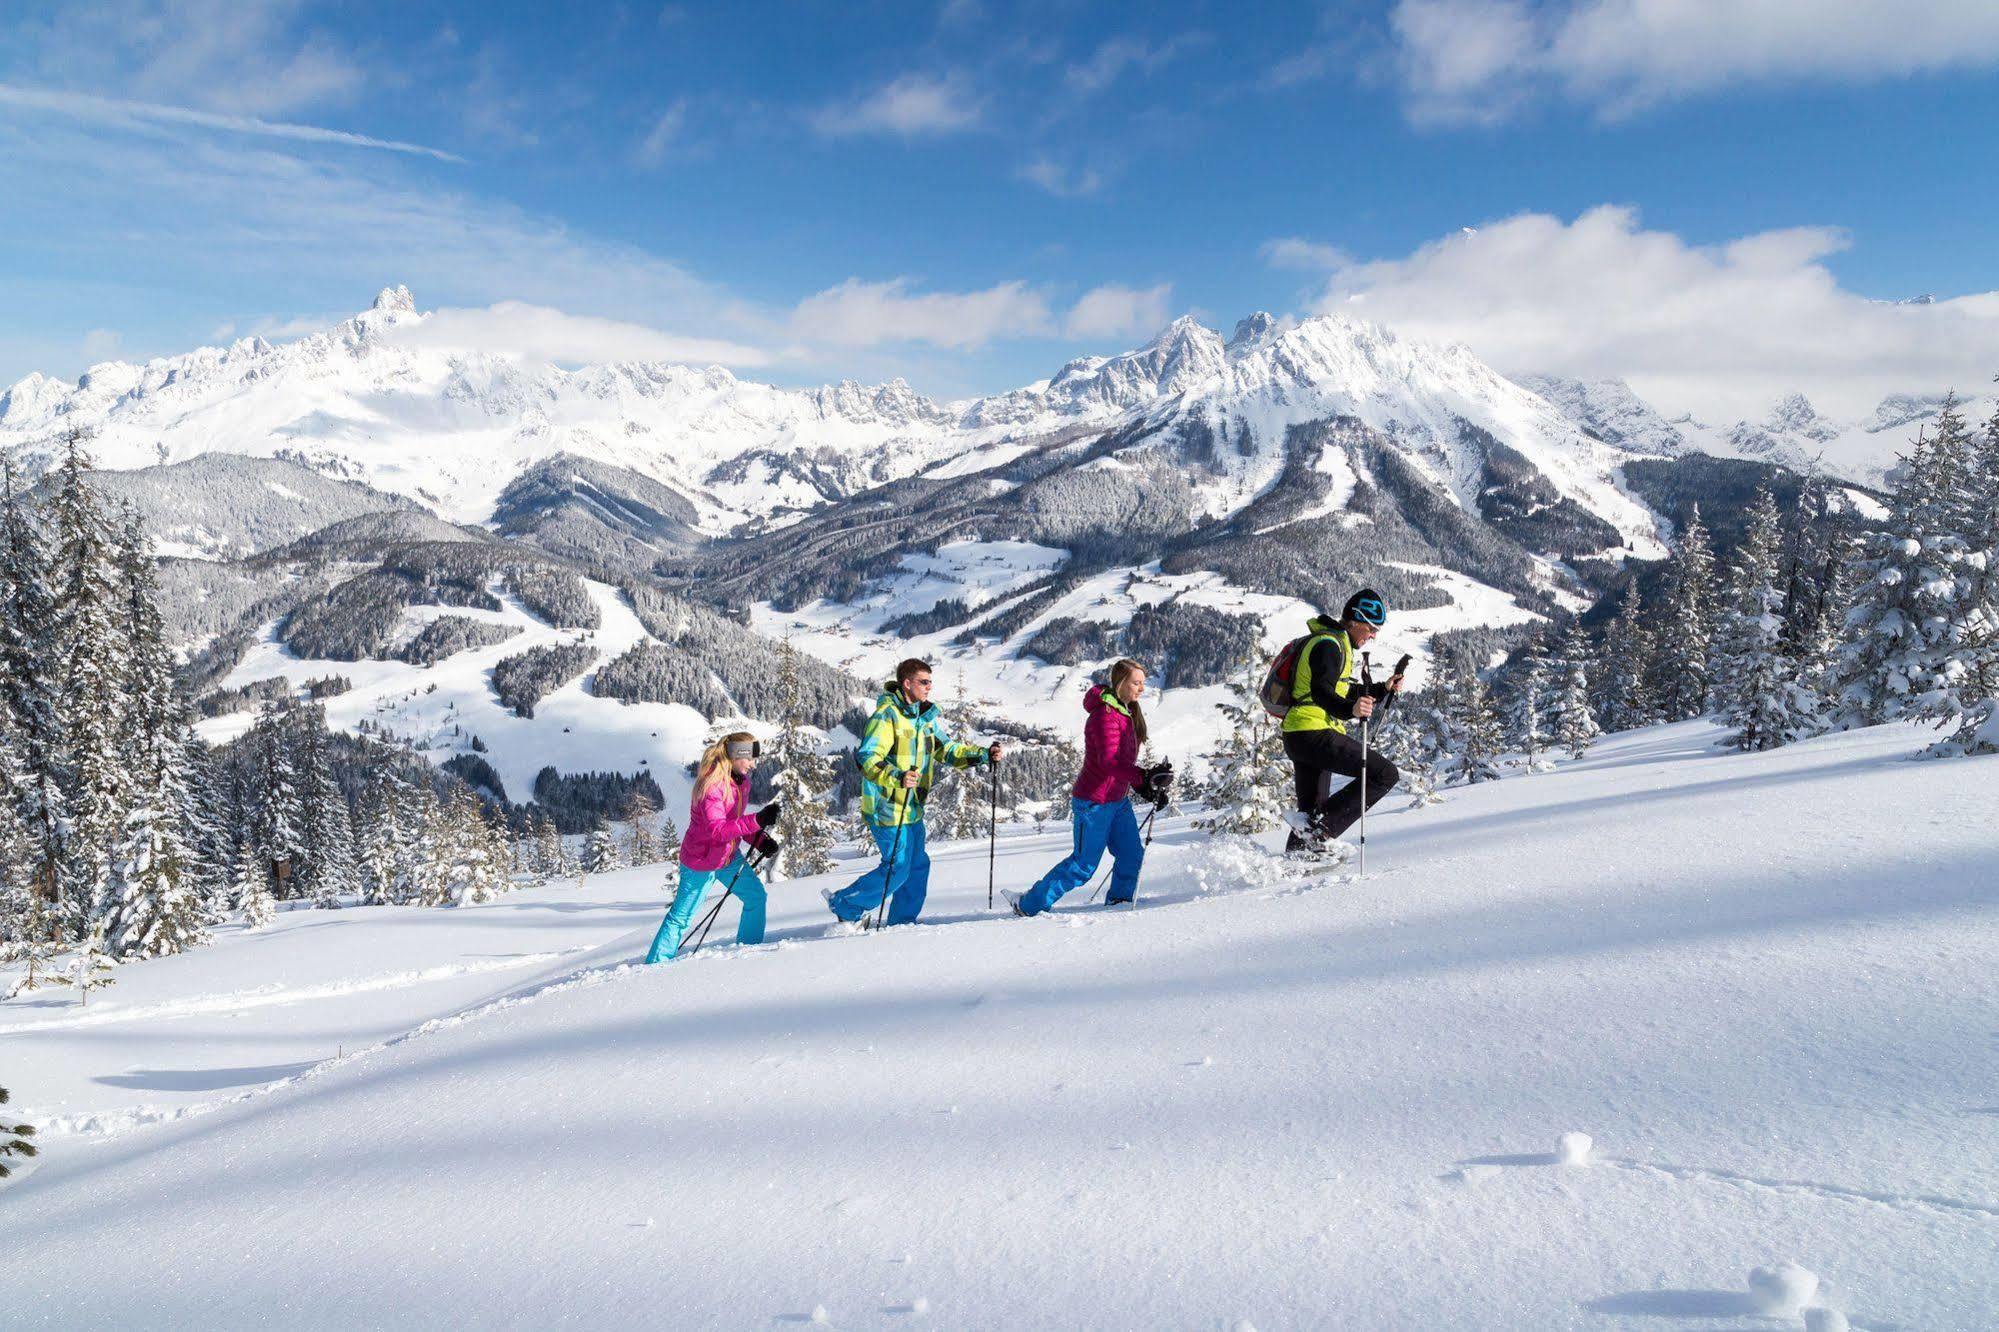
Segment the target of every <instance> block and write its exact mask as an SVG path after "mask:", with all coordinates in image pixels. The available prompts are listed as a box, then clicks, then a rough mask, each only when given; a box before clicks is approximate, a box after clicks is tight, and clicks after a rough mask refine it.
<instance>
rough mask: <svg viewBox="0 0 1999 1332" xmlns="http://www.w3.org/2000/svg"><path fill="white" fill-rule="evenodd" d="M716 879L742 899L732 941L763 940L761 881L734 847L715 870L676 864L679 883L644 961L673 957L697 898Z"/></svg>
mask: <svg viewBox="0 0 1999 1332" xmlns="http://www.w3.org/2000/svg"><path fill="white" fill-rule="evenodd" d="M717 880H720V881H721V883H722V885H723V886H724V887H726V888H728V889H729V890H730V891H731V892H733V893H735V895H736V896H737V897H738V898H740V899H741V900H742V903H743V914H742V916H741V917H740V918H739V919H738V920H737V921H736V942H737V943H739V944H759V943H762V942H763V941H764V897H765V894H764V881H763V880H762V879H759V878H758V877H757V872H756V871H755V870H753V869H751V868H750V867H749V866H748V865H746V864H744V863H743V853H742V852H740V851H738V852H737V853H736V854H735V855H734V857H732V858H731V859H730V861H729V863H728V864H726V865H724V866H723V867H722V868H721V869H718V870H697V869H689V868H687V866H685V865H682V866H681V867H680V887H679V888H678V889H676V890H675V891H674V894H673V905H672V906H670V907H668V908H667V909H666V919H665V920H663V921H661V922H660V923H659V933H658V934H655V935H654V936H653V937H652V951H651V952H649V953H647V954H646V961H648V962H669V961H671V960H672V959H673V955H674V954H675V953H677V952H679V951H680V940H681V938H682V936H684V935H685V934H686V933H687V927H688V925H689V924H690V923H692V921H693V920H694V913H695V912H697V911H699V910H700V909H701V899H702V898H703V897H705V896H707V895H708V885H710V884H712V883H714V882H716V881H717Z"/></svg>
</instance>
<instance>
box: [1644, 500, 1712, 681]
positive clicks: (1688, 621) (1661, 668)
mask: <svg viewBox="0 0 1999 1332" xmlns="http://www.w3.org/2000/svg"><path fill="white" fill-rule="evenodd" d="M1715 592H1716V589H1715V571H1714V547H1713V546H1712V545H1711V544H1710V543H1709V541H1708V534H1707V528H1705V527H1703V526H1702V525H1701V506H1700V505H1698V504H1696V505H1694V506H1693V509H1692V512H1691V513H1689V514H1688V516H1687V525H1686V529H1685V530H1684V531H1682V532H1681V533H1680V543H1679V545H1678V546H1676V547H1675V548H1674V550H1673V555H1672V558H1671V559H1670V560H1669V561H1667V564H1666V604H1665V609H1664V614H1663V615H1662V617H1661V620H1662V625H1661V630H1660V633H1659V635H1658V640H1657V650H1658V654H1659V655H1658V669H1657V670H1655V671H1654V672H1653V679H1655V680H1656V681H1657V682H1658V692H1659V704H1660V706H1661V707H1662V708H1663V709H1664V710H1665V714H1666V720H1667V721H1686V720H1687V719H1689V718H1692V717H1701V716H1705V715H1706V714H1707V710H1708V695H1709V693H1710V691H1711V690H1712V688H1713V679H1712V676H1711V674H1710V671H1709V668H1708V651H1707V639H1708V635H1709V634H1710V633H1712V632H1713V630H1714V623H1715V618H1716V616H1715V611H1716V605H1715Z"/></svg>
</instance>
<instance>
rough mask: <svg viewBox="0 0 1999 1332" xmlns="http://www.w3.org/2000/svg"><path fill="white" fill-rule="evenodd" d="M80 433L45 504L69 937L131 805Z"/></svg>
mask: <svg viewBox="0 0 1999 1332" xmlns="http://www.w3.org/2000/svg"><path fill="white" fill-rule="evenodd" d="M83 441H84V434H83V431H82V430H81V429H79V428H74V427H72V428H71V429H70V431H69V432H68V433H67V434H66V435H65V436H64V437H63V446H64V454H63V462H62V466H61V467H60V468H59V469H58V471H57V477H56V484H55V493H54V496H53V498H52V499H51V501H50V511H51V517H52V519H53V523H54V527H55V538H56V550H55V565H54V568H55V584H56V602H55V606H54V610H55V624H54V630H53V639H54V652H53V655H52V658H51V664H52V665H54V666H55V667H56V670H57V674H58V678H59V679H60V681H61V689H60V691H59V692H58V693H57V695H56V699H55V705H56V711H57V714H58V716H59V719H60V728H61V733H62V736H63V739H64V742H65V752H64V754H63V761H62V772H63V775H64V777H65V779H66V786H67V795H68V804H69V816H70V835H69V837H68V838H67V839H66V843H65V845H64V847H63V858H62V863H61V865H60V866H59V867H58V887H59V890H60V905H59V908H58V917H59V920H60V922H61V924H62V926H63V928H64V930H65V932H66V933H67V935H68V937H70V938H72V939H81V938H82V937H83V936H84V935H85V934H87V933H88V932H89V929H90V926H91V925H92V924H94V923H95V922H96V921H97V920H98V919H99V918H100V917H101V916H102V914H103V912H104V911H105V909H106V908H107V907H108V905H109V894H110V891H111V855H112V849H113V845H114V843H115V842H116V841H117V839H118V833H119V829H120V828H121V827H122V826H123V823H124V818H125V805H126V802H127V800H128V799H129V792H128V789H127V781H126V778H127V768H126V762H125V754H124V752H123V746H122V744H121V741H122V739H123V733H124V731H125V727H126V717H125V713H126V695H125V686H126V681H125V679H124V678H123V675H124V672H123V669H122V663H123V662H124V661H125V655H126V644H125V643H124V641H123V638H124V635H123V633H122V632H121V628H120V619H121V616H120V614H119V607H120V602H121V600H122V598H121V595H120V587H119V581H120V580H119V577H118V569H117V565H116V561H115V559H114V556H113V549H112V540H111V532H110V529H109V527H108V525H107V524H106V522H105V520H104V514H103V511H102V509H101V508H100V507H99V505H98V502H97V497H96V496H95V495H94V494H93V493H92V492H91V490H90V487H89V485H88V484H87V483H86V482H85V480H84V476H85V473H87V472H88V471H89V469H90V458H89V455H88V454H87V453H86V452H85V451H84V447H83Z"/></svg>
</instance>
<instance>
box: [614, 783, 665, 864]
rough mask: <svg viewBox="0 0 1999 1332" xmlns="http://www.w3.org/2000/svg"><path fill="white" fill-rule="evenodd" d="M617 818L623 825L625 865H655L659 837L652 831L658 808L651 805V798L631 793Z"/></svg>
mask: <svg viewBox="0 0 1999 1332" xmlns="http://www.w3.org/2000/svg"><path fill="white" fill-rule="evenodd" d="M618 817H619V818H620V819H622V820H624V823H625V863H626V864H627V865H651V864H655V863H657V862H658V860H659V858H660V855H659V837H658V835H657V834H656V833H655V832H654V831H653V820H654V819H656V818H658V817H659V806H658V805H655V804H653V802H652V797H650V796H648V795H646V794H645V793H644V792H642V791H633V792H631V793H630V794H628V795H627V796H626V797H625V803H624V806H623V807H622V808H621V809H619V811H618Z"/></svg>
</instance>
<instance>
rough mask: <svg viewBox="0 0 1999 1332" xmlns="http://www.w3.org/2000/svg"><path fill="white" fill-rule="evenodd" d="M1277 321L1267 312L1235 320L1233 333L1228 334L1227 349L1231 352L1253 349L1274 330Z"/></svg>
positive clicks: (1259, 312) (1261, 311)
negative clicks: (1246, 348)
mask: <svg viewBox="0 0 1999 1332" xmlns="http://www.w3.org/2000/svg"><path fill="white" fill-rule="evenodd" d="M1277 326H1278V325H1277V319H1276V317H1275V316H1274V315H1272V314H1271V313H1270V312H1269V311H1267V310H1258V311H1257V312H1256V313H1255V314H1251V315H1245V316H1243V317H1242V318H1241V319H1238V320H1236V325H1235V332H1233V333H1231V334H1229V342H1228V349H1229V350H1230V351H1232V352H1234V351H1240V350H1241V349H1243V348H1245V347H1253V346H1255V345H1256V344H1257V343H1259V342H1261V341H1263V340H1264V339H1265V338H1266V337H1268V336H1270V334H1271V333H1272V332H1273V331H1275V330H1276V328H1277Z"/></svg>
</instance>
